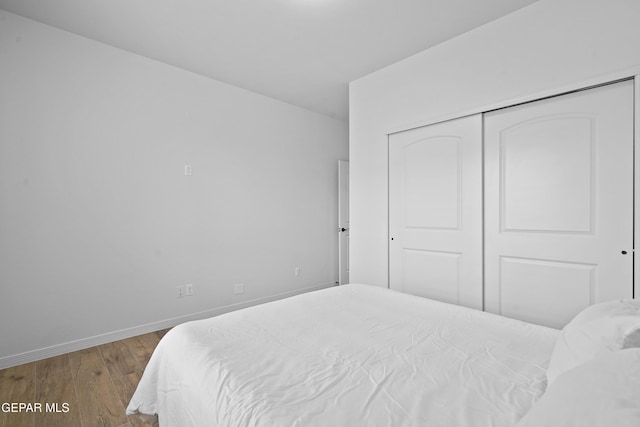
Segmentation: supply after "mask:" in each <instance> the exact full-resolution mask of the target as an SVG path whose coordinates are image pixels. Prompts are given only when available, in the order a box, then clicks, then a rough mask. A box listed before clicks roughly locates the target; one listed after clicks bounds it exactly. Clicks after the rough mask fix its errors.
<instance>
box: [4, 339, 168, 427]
mask: <svg viewBox="0 0 640 427" xmlns="http://www.w3.org/2000/svg"><path fill="white" fill-rule="evenodd" d="M167 331H168V330H163V331H158V332H152V333H150V334H146V335H140V336H137V337H133V338H128V339H125V340H122V341H116V342H113V343H109V344H104V345H100V346H97V347H92V348H89V349H86V350H80V351H76V352H74V353H69V354H64V355H62V356H56V357H52V358H49V359H45V360H40V361H38V362H33V363H28V364H25V365H20V366H15V367H13V368H9V369H4V370H0V405H2V404H5V402H8V403H11V402H16V403H20V402H22V403H31V404H32V405H33V409H34V412H21V413H15V412H14V413H11V412H5V410H7V409H10V408H7V407H6V404H5V407H4V408H2V410H0V427H22V426H29V427H40V426H45V427H50V426H51V427H56V426H64V427H75V426H78V427H97V426H124V427H126V426H130V427H133V426H146V425H150V424H145V423H143V422H142V421H141V420H140V419H139V418H137V417H135V416H131V417H127V416H126V415H125V408H126V407H127V404H128V403H129V399H130V397H131V395H132V394H133V392H134V390H135V388H136V386H137V385H138V381H139V380H140V377H141V376H142V372H143V370H144V367H145V366H146V365H147V362H148V361H149V357H151V353H152V352H153V350H154V349H155V347H156V345H157V344H158V341H159V340H160V338H162V336H163V335H164V334H165V333H166V332H167ZM37 403H40V404H41V412H40V411H38V410H37V407H36V404H37ZM63 403H67V404H68V411H67V412H65V411H64V409H65V407H64V406H63ZM46 404H49V407H48V408H47V406H46ZM55 404H57V406H54V405H55ZM27 409H28V408H27ZM47 409H49V411H47ZM55 409H57V410H58V411H59V412H55V411H54V410H55Z"/></svg>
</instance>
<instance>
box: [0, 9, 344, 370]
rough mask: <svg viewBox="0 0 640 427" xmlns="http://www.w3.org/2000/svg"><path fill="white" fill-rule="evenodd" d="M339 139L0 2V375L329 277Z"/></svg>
mask: <svg viewBox="0 0 640 427" xmlns="http://www.w3.org/2000/svg"><path fill="white" fill-rule="evenodd" d="M347 146H348V141H347V124H346V123H344V122H341V121H336V120H333V119H331V118H328V117H325V116H322V115H319V114H316V113H312V112H309V111H307V110H304V109H301V108H298V107H295V106H292V105H289V104H286V103H282V102H279V101H276V100H273V99H270V98H267V97H264V96H261V95H257V94H254V93H251V92H248V91H245V90H242V89H238V88H235V87H232V86H229V85H225V84H223V83H220V82H216V81H214V80H211V79H207V78H204V77H202V76H199V75H196V74H193V73H189V72H186V71H183V70H180V69H177V68H174V67H171V66H168V65H166V64H163V63H159V62H156V61H152V60H149V59H147V58H144V57H140V56H136V55H133V54H130V53H127V52H125V51H122V50H119V49H115V48H112V47H109V46H106V45H103V44H100V43H97V42H94V41H91V40H87V39H84V38H81V37H78V36H76V35H73V34H70V33H66V32H63V31H60V30H57V29H54V28H52V27H48V26H45V25H42V24H39V23H36V22H34V21H30V20H26V19H23V18H21V17H18V16H16V15H12V14H10V13H6V12H4V11H0V368H1V367H2V366H3V365H4V366H7V365H11V364H15V363H17V362H23V361H27V360H31V359H34V358H37V357H42V356H44V355H50V354H57V353H60V352H62V351H66V350H69V349H72V348H73V347H74V346H75V347H83V346H87V345H89V344H92V343H93V344H95V343H97V342H101V341H102V342H106V341H109V340H110V339H114V338H119V337H120V336H122V335H133V334H136V333H141V332H144V331H146V330H153V329H159V328H161V327H166V326H170V325H172V324H175V323H178V322H180V321H184V320H186V319H189V318H194V317H202V316H204V315H210V314H215V313H217V312H221V311H225V310H228V309H230V308H233V305H234V304H238V303H244V302H248V301H252V300H264V299H268V298H270V297H274V296H282V295H288V294H291V293H295V292H299V291H302V290H309V289H314V288H318V287H324V286H330V285H332V284H333V283H334V282H335V281H336V280H337V275H338V269H337V259H338V255H337V233H336V228H337V160H338V159H346V158H347V156H348V149H347ZM185 163H189V164H191V165H192V167H193V176H190V177H187V176H185V175H184V170H183V168H184V164H185ZM298 266H299V267H300V268H301V271H302V276H301V277H300V278H295V277H294V274H293V272H294V268H295V267H298ZM187 283H192V284H193V285H194V289H195V295H194V296H192V297H185V298H182V299H178V298H176V286H177V285H182V284H187ZM236 283H244V284H245V294H244V295H240V296H236V295H234V294H233V285H234V284H236ZM216 309H218V310H217V311H216ZM203 311H204V312H205V313H200V312H203Z"/></svg>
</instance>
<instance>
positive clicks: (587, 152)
mask: <svg viewBox="0 0 640 427" xmlns="http://www.w3.org/2000/svg"><path fill="white" fill-rule="evenodd" d="M484 144H485V161H486V163H485V308H486V309H487V311H491V312H494V313H499V314H503V315H505V316H508V317H515V318H519V319H522V320H526V321H529V322H533V323H539V324H543V325H547V326H552V327H557V328H561V327H562V326H564V325H565V324H566V323H567V322H568V321H569V320H570V319H571V318H572V317H573V316H574V315H575V314H576V313H577V312H578V311H580V310H582V309H583V308H584V307H586V306H588V305H590V304H594V303H597V302H601V301H606V300H611V299H615V298H631V296H632V288H633V278H632V272H633V254H632V250H633V83H632V82H631V81H626V82H621V83H616V84H611V85H607V86H602V87H598V88H595V89H590V90H585V91H581V92H576V93H572V94H569V95H564V96H559V97H555V98H549V99H546V100H542V101H537V102H532V103H528V104H523V105H520V106H516V107H511V108H507V109H503V110H498V111H495V112H491V113H487V114H486V115H485V117H484Z"/></svg>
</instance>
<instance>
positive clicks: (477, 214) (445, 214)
mask: <svg viewBox="0 0 640 427" xmlns="http://www.w3.org/2000/svg"><path fill="white" fill-rule="evenodd" d="M389 283H390V288H391V289H396V290H399V291H402V292H407V293H410V294H414V295H419V296H424V297H428V298H432V299H435V300H439V301H444V302H450V303H455V304H461V305H465V306H469V307H474V308H479V309H482V117H481V115H476V116H470V117H465V118H462V119H458V120H452V121H448V122H443V123H439V124H436V125H431V126H426V127H422V128H418V129H413V130H410V131H405V132H401V133H397V134H393V135H391V136H390V137H389Z"/></svg>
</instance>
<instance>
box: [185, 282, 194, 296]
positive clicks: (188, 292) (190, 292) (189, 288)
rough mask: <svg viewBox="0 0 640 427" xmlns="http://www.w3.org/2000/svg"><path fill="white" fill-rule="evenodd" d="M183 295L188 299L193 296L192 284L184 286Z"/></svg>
mask: <svg viewBox="0 0 640 427" xmlns="http://www.w3.org/2000/svg"><path fill="white" fill-rule="evenodd" d="M184 294H185V295H186V296H188V297H190V296H191V295H193V284H191V283H189V284H188V285H184Z"/></svg>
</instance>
